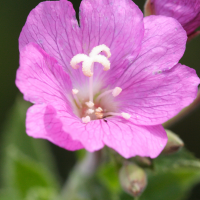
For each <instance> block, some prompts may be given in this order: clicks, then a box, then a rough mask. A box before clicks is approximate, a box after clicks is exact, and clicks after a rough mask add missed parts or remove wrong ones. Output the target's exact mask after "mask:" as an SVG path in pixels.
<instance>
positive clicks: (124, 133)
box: [103, 118, 167, 158]
mask: <svg viewBox="0 0 200 200" xmlns="http://www.w3.org/2000/svg"><path fill="white" fill-rule="evenodd" d="M103 130H104V138H103V141H104V143H105V144H106V145H107V146H109V147H111V148H113V149H115V150H116V151H117V152H118V153H119V154H121V155H122V156H123V157H125V158H130V157H133V156H136V155H139V156H149V157H151V158H155V157H157V156H158V155H159V154H160V152H161V151H162V150H163V148H164V147H165V145H166V143H167V134H166V132H165V130H164V128H163V127H162V126H161V125H158V126H136V125H134V124H133V123H131V122H129V121H127V120H120V119H118V120H117V119H116V118H115V119H114V118H113V119H109V120H107V123H104V126H103Z"/></svg>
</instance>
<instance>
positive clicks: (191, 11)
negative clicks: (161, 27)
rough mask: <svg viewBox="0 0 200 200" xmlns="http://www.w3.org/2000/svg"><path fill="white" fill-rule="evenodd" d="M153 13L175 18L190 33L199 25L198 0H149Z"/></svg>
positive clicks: (199, 8) (199, 6) (199, 2)
mask: <svg viewBox="0 0 200 200" xmlns="http://www.w3.org/2000/svg"><path fill="white" fill-rule="evenodd" d="M151 3H152V6H153V10H154V14H156V15H165V16H169V17H173V18H175V19H177V20H178V21H179V22H180V23H181V25H182V26H183V28H184V29H185V30H186V32H187V34H188V35H190V34H191V33H193V32H194V31H195V30H196V29H197V28H198V27H199V26H200V1H199V0H176V1H174V0H162V1H160V0H151Z"/></svg>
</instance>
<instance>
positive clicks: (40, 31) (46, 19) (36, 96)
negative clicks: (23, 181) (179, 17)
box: [16, 0, 199, 158]
mask: <svg viewBox="0 0 200 200" xmlns="http://www.w3.org/2000/svg"><path fill="white" fill-rule="evenodd" d="M186 40H187V36H186V33H185V31H184V30H183V28H182V26H181V25H180V24H179V23H178V22H177V21H176V20H174V19H172V18H168V17H164V16H150V17H146V18H144V19H143V15H142V12H141V11H140V10H139V8H138V7H137V6H136V5H135V4H134V3H133V2H132V1H131V0H83V1H82V3H81V6H80V26H79V25H78V22H77V20H76V18H75V12H74V10H73V7H72V4H71V3H70V2H68V1H66V0H60V1H45V2H42V3H40V4H39V5H38V6H37V7H36V8H35V9H33V10H32V11H31V13H30V14H29V16H28V19H27V21H26V24H25V26H24V27H23V30H22V32H21V35H20V38H19V49H20V67H19V69H18V71H17V79H16V84H17V86H18V88H19V89H20V91H21V92H22V93H23V94H24V99H25V100H27V101H31V102H32V103H34V105H33V106H32V107H31V108H29V110H28V112H27V119H26V131H27V134H28V135H30V136H32V137H35V138H44V139H47V140H49V141H51V142H53V143H54V144H56V145H58V146H60V147H63V148H65V149H68V150H77V149H80V148H85V149H87V150H88V151H91V152H93V151H96V150H99V149H101V148H103V146H104V145H107V146H109V147H111V148H113V149H115V150H116V151H117V152H119V153H120V154H121V155H122V156H124V157H126V158H129V157H132V156H135V155H140V156H150V157H152V158H154V157H156V156H158V154H159V153H160V152H161V151H162V149H163V148H164V146H165V145H166V142H167V135H166V132H165V130H164V129H163V127H162V125H161V124H162V123H163V122H165V121H166V120H168V119H169V118H171V117H173V116H174V115H176V114H177V113H178V112H179V111H180V110H181V109H182V108H183V107H185V106H187V105H188V104H190V103H191V102H192V101H193V100H194V99H195V97H196V94H197V86H198V84H199V78H198V77H197V76H196V73H195V71H194V70H193V69H191V68H189V67H187V66H184V65H181V64H178V61H179V59H180V58H181V57H182V55H183V53H184V51H185V44H186Z"/></svg>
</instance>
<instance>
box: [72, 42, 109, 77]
mask: <svg viewBox="0 0 200 200" xmlns="http://www.w3.org/2000/svg"><path fill="white" fill-rule="evenodd" d="M102 51H103V52H105V54H106V55H107V57H105V56H103V55H99V53H101V52H102ZM110 56H111V53H110V49H109V48H108V47H107V46H106V45H104V44H102V45H99V46H97V47H94V48H93V49H92V51H91V53H90V54H89V56H87V55H85V54H77V55H75V56H74V57H73V58H72V59H71V61H70V65H71V66H72V68H74V69H78V68H79V65H78V64H79V63H81V62H83V64H82V71H83V74H84V75H85V76H88V77H92V76H93V70H92V67H93V64H94V62H98V63H100V64H102V65H103V66H104V68H103V70H104V71H107V70H109V69H110V61H109V60H108V58H109V57H110Z"/></svg>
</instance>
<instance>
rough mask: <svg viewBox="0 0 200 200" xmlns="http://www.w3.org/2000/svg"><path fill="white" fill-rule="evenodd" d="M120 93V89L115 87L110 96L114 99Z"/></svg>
mask: <svg viewBox="0 0 200 200" xmlns="http://www.w3.org/2000/svg"><path fill="white" fill-rule="evenodd" d="M121 91H122V88H120V87H116V88H114V90H113V91H112V95H113V96H114V97H116V96H118V95H119V94H120V93H121Z"/></svg>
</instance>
